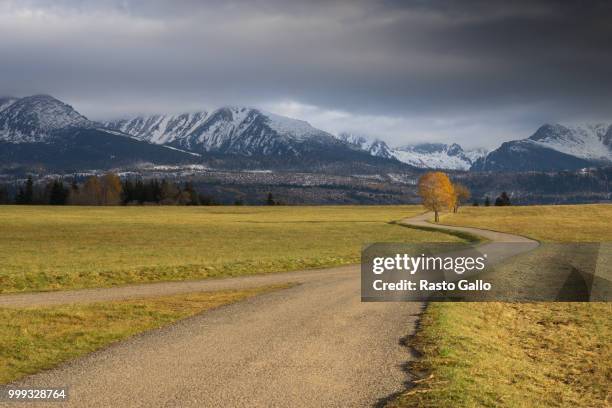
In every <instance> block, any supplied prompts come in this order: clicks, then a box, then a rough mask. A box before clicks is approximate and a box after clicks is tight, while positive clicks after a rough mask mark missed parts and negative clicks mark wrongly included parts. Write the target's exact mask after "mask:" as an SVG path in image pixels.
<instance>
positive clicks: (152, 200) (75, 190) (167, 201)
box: [0, 173, 217, 205]
mask: <svg viewBox="0 0 612 408" xmlns="http://www.w3.org/2000/svg"><path fill="white" fill-rule="evenodd" d="M13 203H14V204H50V205H139V204H140V205H146V204H160V205H215V204H217V202H216V201H215V200H214V198H213V197H211V196H208V195H205V194H201V193H198V192H197V191H196V190H195V189H194V187H193V184H192V183H191V182H189V181H187V182H185V183H176V182H172V181H168V180H165V179H163V180H161V181H160V180H158V179H151V180H140V179H136V180H133V179H125V180H123V181H122V180H121V178H120V177H119V176H118V175H116V174H114V173H107V174H105V175H103V176H100V177H98V176H90V177H88V178H87V179H85V181H84V182H82V183H78V182H77V181H76V179H74V180H73V181H72V182H71V183H66V182H64V181H63V180H62V179H54V180H52V181H49V182H47V183H46V184H41V183H36V184H35V183H34V181H33V180H32V177H31V176H30V177H28V179H27V181H26V182H25V183H23V184H22V185H20V186H18V188H17V191H16V193H15V194H14V197H11V196H10V194H9V191H8V189H7V188H6V187H5V186H0V204H13Z"/></svg>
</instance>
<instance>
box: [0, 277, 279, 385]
mask: <svg viewBox="0 0 612 408" xmlns="http://www.w3.org/2000/svg"><path fill="white" fill-rule="evenodd" d="M284 287H287V285H284V286H270V287H263V288H252V289H246V290H239V291H222V292H203V293H193V294H182V295H176V296H165V297H159V298H147V299H142V300H129V301H117V302H104V303H91V304H86V305H66V306H55V307H37V308H26V309H2V308H0V384H2V383H7V382H9V381H13V380H16V379H18V378H20V377H23V376H25V375H27V374H31V373H34V372H36V371H39V370H42V369H45V368H50V367H53V366H55V365H57V364H58V363H60V362H62V361H66V360H69V359H72V358H75V357H78V356H80V355H83V354H86V353H89V352H91V351H94V350H97V349H100V348H102V347H104V346H107V345H109V344H110V343H113V342H116V341H119V340H123V339H125V338H127V337H130V336H133V335H135V334H137V333H140V332H143V331H145V330H150V329H154V328H157V327H161V326H164V325H167V324H169V323H172V322H174V321H177V320H179V319H183V318H186V317H189V316H193V315H195V314H197V313H200V312H203V311H206V310H210V309H212V308H215V307H219V306H222V305H226V304H229V303H233V302H237V301H240V300H243V299H245V298H247V297H251V296H255V295H258V294H261V293H264V292H268V291H271V290H276V289H281V288H284Z"/></svg>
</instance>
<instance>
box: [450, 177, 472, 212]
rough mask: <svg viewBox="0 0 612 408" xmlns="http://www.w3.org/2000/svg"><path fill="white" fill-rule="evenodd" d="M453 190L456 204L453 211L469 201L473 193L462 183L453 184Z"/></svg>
mask: <svg viewBox="0 0 612 408" xmlns="http://www.w3.org/2000/svg"><path fill="white" fill-rule="evenodd" d="M453 190H454V191H455V205H454V206H453V212H457V211H458V210H459V206H461V205H462V204H464V203H467V202H468V200H469V199H470V197H471V196H472V194H471V193H470V190H469V189H468V188H467V187H466V186H464V185H463V184H460V183H455V184H453Z"/></svg>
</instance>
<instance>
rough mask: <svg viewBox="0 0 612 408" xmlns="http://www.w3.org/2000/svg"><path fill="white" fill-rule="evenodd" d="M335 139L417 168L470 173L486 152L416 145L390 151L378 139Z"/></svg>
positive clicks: (458, 147)
mask: <svg viewBox="0 0 612 408" xmlns="http://www.w3.org/2000/svg"><path fill="white" fill-rule="evenodd" d="M338 138H340V139H341V140H344V141H346V142H347V143H350V144H353V145H354V146H356V147H359V148H360V149H362V150H365V151H367V152H368V153H370V154H371V155H373V156H379V157H385V158H389V159H396V160H398V161H401V162H402V163H406V164H408V165H410V166H413V167H417V168H420V169H445V170H469V169H470V167H471V166H472V165H473V164H474V162H475V161H476V160H477V159H479V158H480V157H484V156H486V154H487V151H486V150H485V149H473V150H463V148H462V147H461V146H459V145H458V144H457V143H453V144H450V145H448V144H444V143H419V144H413V145H404V146H400V147H395V148H391V147H389V146H388V145H387V144H386V143H385V142H384V141H382V140H380V139H369V138H367V137H365V136H355V135H352V134H349V133H341V134H340V135H339V136H338Z"/></svg>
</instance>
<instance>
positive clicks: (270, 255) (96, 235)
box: [0, 206, 458, 293]
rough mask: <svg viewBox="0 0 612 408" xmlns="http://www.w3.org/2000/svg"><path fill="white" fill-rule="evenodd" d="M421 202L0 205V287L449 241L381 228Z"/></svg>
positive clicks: (240, 267) (312, 262)
mask: <svg viewBox="0 0 612 408" xmlns="http://www.w3.org/2000/svg"><path fill="white" fill-rule="evenodd" d="M422 211H423V210H422V208H421V207H420V206H371V207H370V206H346V207H341V206H336V207H102V208H101V207H42V206H31V207H27V206H0V258H1V259H2V266H1V267H0V293H2V292H20V291H38V290H56V289H72V288H83V287H102V286H112V285H120V284H127V283H137V282H154V281H168V280H185V279H200V278H208V277H220V276H238V275H245V274H255V273H268V272H280V271H288V270H299V269H305V268H316V267H325V266H334V265H340V264H348V263H357V262H359V255H360V250H361V247H362V245H363V244H364V243H367V242H381V241H390V242H426V241H457V240H458V238H456V237H450V236H448V235H445V234H442V233H438V232H427V231H418V230H413V229H409V228H402V227H400V226H397V225H390V224H388V223H389V222H390V221H393V220H398V219H401V218H404V217H409V216H412V215H415V214H418V213H420V212H422Z"/></svg>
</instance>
